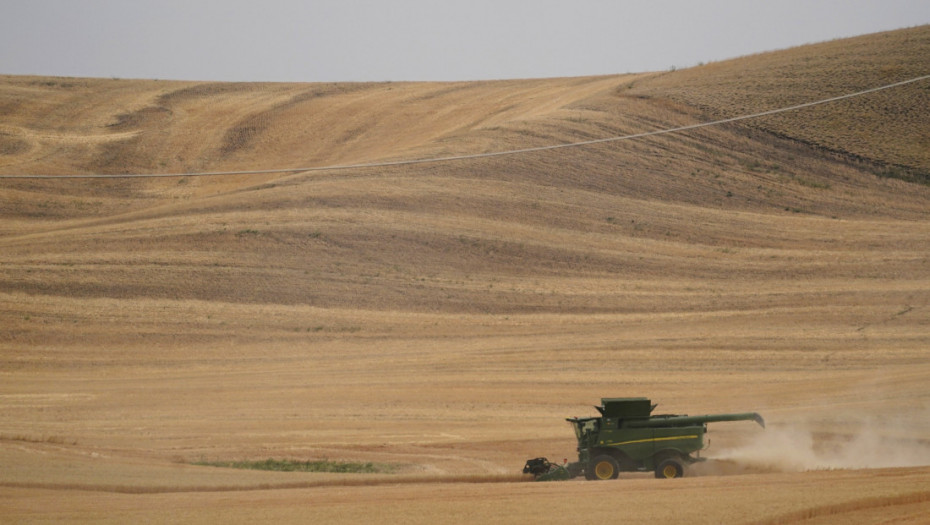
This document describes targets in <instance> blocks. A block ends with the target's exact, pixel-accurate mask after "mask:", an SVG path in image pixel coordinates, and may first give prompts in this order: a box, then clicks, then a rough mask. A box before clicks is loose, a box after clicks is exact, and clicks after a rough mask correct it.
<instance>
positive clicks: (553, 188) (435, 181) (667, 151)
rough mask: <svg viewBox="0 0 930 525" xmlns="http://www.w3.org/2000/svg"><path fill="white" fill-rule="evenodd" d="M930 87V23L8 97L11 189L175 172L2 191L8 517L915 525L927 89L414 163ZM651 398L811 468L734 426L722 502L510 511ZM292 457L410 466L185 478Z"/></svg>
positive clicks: (926, 276)
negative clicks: (599, 412)
mask: <svg viewBox="0 0 930 525" xmlns="http://www.w3.org/2000/svg"><path fill="white" fill-rule="evenodd" d="M928 72H930V26H923V27H916V28H910V29H904V30H899V31H893V32H888V33H881V34H875V35H865V36H862V37H857V38H853V39H846V40H839V41H834V42H826V43H821V44H813V45H807V46H802V47H798V48H794V49H789V50H784V51H777V52H772V53H765V54H760V55H754V56H749V57H742V58H738V59H734V60H728V61H723V62H716V63H710V64H705V65H701V66H698V67H695V68H690V69H685V70H677V71H665V72H653V73H642V74H629V75H606V76H599V77H586V78H555V79H532V80H500V81H484V82H457V83H405V82H388V83H364V84H357V83H334V84H265V83H206V82H178V81H160V80H123V79H81V78H51V77H18V76H5V77H0V175H24V174H25V175H29V174H34V175H107V174H111V175H118V174H132V175H137V174H160V175H165V174H168V175H171V174H180V175H171V176H159V177H114V178H79V177H65V178H51V179H50V178H23V179H14V178H0V326H2V331H0V374H2V376H3V381H2V383H0V464H3V465H4V468H3V469H2V472H0V495H2V496H3V498H0V509H2V510H3V511H4V514H6V515H9V516H15V517H17V518H21V519H23V520H24V521H30V520H42V519H56V520H66V521H106V520H111V521H122V522H125V520H127V519H131V520H134V521H138V520H139V519H140V518H147V519H150V520H153V521H172V520H173V519H181V520H185V521H191V520H195V521H197V520H203V519H208V518H209V517H213V519H216V516H219V514H217V512H220V509H233V510H222V512H229V514H228V515H225V516H226V517H227V518H228V519H230V520H232V521H246V520H250V519H257V517H258V516H263V517H264V519H268V517H273V518H276V519H278V520H286V521H293V520H299V519H301V518H302V517H305V515H304V514H302V512H305V511H306V502H307V501H312V502H314V504H315V505H316V507H315V508H316V509H317V510H316V511H317V512H319V513H320V514H319V517H321V519H322V518H326V519H327V520H328V521H331V522H333V521H341V522H348V521H350V520H351V521H358V520H366V521H371V520H372V519H374V518H375V517H378V518H379V519H381V520H382V521H388V522H398V523H401V522H403V523H415V522H430V523H436V522H462V521H473V519H482V518H486V519H492V517H496V518H497V519H498V520H500V519H504V520H505V521H517V520H525V519H526V518H527V517H530V516H532V517H534V518H535V519H536V521H542V522H548V521H562V519H564V515H563V514H561V513H560V512H558V511H556V512H553V513H550V514H541V511H540V510H539V509H540V508H542V506H541V504H542V503H544V502H546V501H558V502H561V503H565V504H566V505H567V506H566V507H565V508H569V507H570V506H569V505H568V503H570V502H571V503H575V502H579V501H580V502H583V504H584V505H585V506H586V508H588V509H590V512H591V515H592V516H594V517H597V516H612V515H614V514H615V512H616V508H615V506H614V505H615V504H616V500H617V499H622V498H630V502H626V503H629V504H632V501H633V500H637V501H639V500H641V499H642V500H643V501H650V502H654V505H652V506H646V507H643V506H637V508H636V509H635V510H632V511H631V512H632V514H631V516H632V518H631V519H634V521H635V520H636V519H640V520H646V519H650V520H651V519H668V518H669V517H672V518H674V517H675V516H676V514H674V508H675V505H668V501H669V500H673V501H675V502H678V503H679V504H684V503H683V502H688V503H693V504H695V505H697V507H698V510H699V511H700V516H701V517H700V519H698V520H697V521H698V522H701V521H700V520H704V522H707V523H719V522H721V521H725V522H734V521H740V520H742V521H745V522H754V523H779V522H787V521H798V520H801V519H810V520H811V521H810V523H820V522H826V521H829V519H831V517H832V516H836V515H845V516H847V517H849V516H852V517H853V518H855V519H860V520H867V519H872V518H873V517H875V516H884V517H887V516H889V515H891V516H895V517H897V518H899V519H901V520H902V521H907V520H908V519H911V520H912V522H917V519H916V517H917V516H923V515H925V513H926V511H927V510H928V509H930V503H928V502H930V492H928V491H927V490H925V489H926V485H927V481H928V479H930V453H928V451H930V446H928V444H927V441H926V437H925V436H926V432H927V430H928V425H930V423H928V422H927V421H928V420H927V418H926V417H914V414H926V413H927V410H928V408H930V391H928V390H927V388H926V379H927V377H928V374H930V364H928V362H927V360H926V355H925V354H926V348H927V345H928V342H930V315H928V312H930V310H928V303H930V264H928V262H930V260H928V259H930V255H928V254H930V220H928V219H930V127H928V126H927V122H928V121H930V81H922V82H915V83H911V84H907V85H903V86H899V87H895V88H891V89H887V90H884V91H880V92H875V93H869V94H866V95H862V96H860V97H856V98H852V99H847V100H841V101H836V102H831V103H828V104H823V105H818V106H815V107H810V108H805V109H799V110H796V111H791V112H784V113H779V114H777V115H770V116H765V117H760V118H754V119H750V120H744V121H739V122H731V123H727V124H722V125H719V126H711V127H702V128H698V129H692V130H688V131H683V132H680V133H671V134H663V135H656V136H649V137H642V138H636V139H630V140H617V141H611V142H601V143H594V144H588V145H582V146H577V147H567V148H558V149H541V150H537V151H523V152H518V153H514V154H510V155H500V156H479V157H473V158H461V159H455V160H446V161H441V162H423V163H401V162H399V161H404V160H410V159H432V158H442V157H461V156H469V155H480V154H486V153H495V152H503V151H511V150H526V149H532V148H542V147H545V146H552V145H558V144H570V143H577V142H586V141H592V140H597V139H603V138H609V137H619V136H626V135H631V134H638V133H646V132H651V131H656V130H663V129H670V128H676V127H682V126H689V125H693V124H697V123H701V122H709V121H712V120H717V119H724V118H732V117H736V116H740V115H747V114H753V113H758V112H763V111H767V110H771V109H776V108H780V107H786V106H791V105H796V104H801V103H805V102H809V101H814V100H821V99H826V98H830V97H835V96H839V95H843V94H847V93H853V92H857V91H861V90H865V89H869V88H873V87H878V86H882V85H888V84H892V83H895V82H900V81H903V80H907V79H911V78H915V77H919V76H923V75H927V74H928ZM327 167H330V169H326V168H327ZM309 168H314V169H309ZM272 170H292V171H287V172H284V171H280V172H279V171H274V172H272ZM260 171H264V172H260ZM208 172H248V173H235V174H224V175H208V176H200V175H197V174H202V173H208ZM627 395H629V396H640V395H647V396H650V397H651V398H652V399H653V400H655V401H657V402H659V403H660V404H661V406H662V408H663V409H665V410H667V411H670V412H695V413H697V412H728V411H745V410H758V411H760V412H763V413H764V415H765V416H766V419H767V420H769V421H770V422H772V423H773V425H772V426H771V429H774V430H770V431H767V432H769V435H775V436H783V435H787V436H792V437H794V438H798V439H800V442H795V441H793V440H789V442H787V443H786V442H784V441H781V442H777V443H772V442H771V440H769V441H766V440H765V439H763V438H762V437H760V436H759V435H758V432H756V431H749V430H747V429H746V428H744V427H740V426H739V425H734V426H732V427H730V426H727V425H723V426H722V427H723V428H719V429H718V428H716V427H712V433H713V434H714V435H715V437H714V440H715V442H716V443H719V445H715V446H714V448H712V449H711V450H710V451H708V455H710V456H712V457H716V459H717V460H718V465H717V466H718V467H720V469H721V471H720V472H722V473H724V474H729V475H721V476H718V477H711V476H710V475H709V473H707V472H705V473H704V474H703V475H698V476H696V477H694V478H693V479H688V478H686V479H684V480H675V481H672V482H671V483H678V482H681V483H678V484H677V485H668V484H661V483H657V482H656V481H655V480H650V479H638V478H637V477H636V476H633V479H625V480H621V481H618V482H616V483H614V482H607V483H604V484H590V483H589V484H585V483H574V482H569V483H565V484H552V485H545V486H543V485H529V484H523V483H520V482H519V476H517V475H516V474H517V473H518V471H519V469H520V467H522V463H523V461H524V460H525V459H526V458H529V457H534V456H539V455H546V454H548V455H550V457H556V456H559V457H563V456H567V457H571V454H572V451H573V450H574V444H573V437H572V435H571V432H570V430H569V429H568V428H567V427H565V426H563V421H562V418H563V417H565V416H572V415H581V414H580V413H578V412H576V411H584V410H587V409H586V408H585V407H588V406H590V405H592V404H595V403H596V402H597V401H598V399H599V398H600V397H602V396H603V397H609V396H627ZM863 429H868V432H864V430H863ZM773 433H774V434H773ZM863 436H865V437H867V438H868V439H870V440H871V442H870V443H871V444H872V445H871V448H868V450H867V452H868V453H865V452H863V453H859V454H855V456H856V458H858V459H857V460H856V461H853V460H852V459H851V458H850V457H849V456H851V455H850V454H846V455H831V453H830V451H835V450H837V449H839V450H848V448H847V447H848V446H849V445H850V444H857V443H859V442H860V441H861V440H862V439H865V438H864V437H863ZM805 438H806V441H805ZM752 443H756V448H755V449H754V450H753V452H754V453H753V454H750V455H749V458H748V459H746V457H744V456H740V455H738V454H736V451H738V450H740V449H741V447H745V446H752ZM759 443H761V445H760V444H759ZM718 447H719V448H718ZM891 449H894V450H897V451H899V452H901V454H890V453H887V454H883V453H882V452H883V451H888V450H891ZM715 454H719V455H717V456H714V455H715ZM266 457H280V458H294V459H299V460H307V459H333V460H347V461H370V462H375V463H385V464H390V465H393V466H394V468H395V469H396V470H398V471H400V474H381V475H363V474H355V475H342V474H340V475H336V474H313V473H267V472H254V471H237V470H228V469H218V468H215V467H205V466H198V465H193V464H192V463H195V462H197V461H199V460H211V461H212V460H215V461H226V460H234V459H264V458H266ZM731 457H737V458H738V459H731ZM840 457H842V458H843V459H842V460H840V459H837V458H840ZM754 458H755V459H754ZM825 465H826V466H827V467H829V468H831V469H835V470H827V471H817V472H807V470H808V469H817V468H823V467H824V466H825ZM904 467H907V468H904ZM511 474H513V475H511ZM698 474H701V473H700V472H698ZM360 476H361V477H360ZM483 482H486V483H483ZM492 483H493V484H492ZM624 483H625V484H626V485H623V484H624ZM670 486H674V487H678V488H680V489H681V490H680V492H677V493H675V494H674V495H672V494H671V492H672V491H670V490H669V488H668V487H670ZM88 491H92V492H93V493H94V494H95V497H94V498H93V501H89V500H88V499H87V498H86V497H85V496H86V494H87V493H88ZM631 492H632V493H633V495H630V493H631ZM724 494H728V496H727V497H723V495H724ZM732 494H736V495H735V496H732ZM607 496H609V497H607ZM643 498H644V499H643ZM695 501H699V502H700V503H694V502H695ZM94 502H97V503H94ZM165 508H174V509H177V510H176V511H175V514H167V513H164V509H165ZM385 509H387V510H385ZM733 509H738V514H729V513H732V512H737V511H734V510H733ZM679 519H680V518H679ZM779 520H782V521H779ZM817 520H820V521H817Z"/></svg>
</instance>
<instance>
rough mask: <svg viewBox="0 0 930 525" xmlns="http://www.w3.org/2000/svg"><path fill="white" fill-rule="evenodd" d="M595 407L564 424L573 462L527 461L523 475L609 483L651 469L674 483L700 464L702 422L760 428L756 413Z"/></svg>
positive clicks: (646, 405)
mask: <svg viewBox="0 0 930 525" xmlns="http://www.w3.org/2000/svg"><path fill="white" fill-rule="evenodd" d="M595 408H596V409H597V411H598V412H600V414H601V415H600V417H585V418H577V417H574V418H568V419H567V421H568V422H569V423H570V424H571V425H572V428H573V429H574V430H575V437H576V438H577V440H578V448H577V450H578V461H577V462H574V463H569V464H567V465H564V466H562V465H554V464H552V463H549V461H548V460H546V458H535V459H532V460H529V461H527V464H526V466H525V467H524V469H523V471H524V473H529V474H533V475H534V477H535V478H536V479H537V480H540V481H542V480H551V479H568V478H572V477H575V476H578V475H581V474H584V476H585V478H587V479H591V480H594V479H613V478H616V477H617V476H618V474H619V473H620V472H621V471H633V472H635V471H641V472H648V471H650V470H651V471H653V472H654V473H655V476H656V477H657V478H677V477H681V476H683V475H684V474H685V467H686V466H687V465H690V464H692V463H695V462H697V461H702V460H703V458H700V457H696V456H692V455H691V454H692V453H695V452H698V451H700V450H701V449H703V448H704V434H705V433H706V432H707V423H712V422H719V421H745V420H749V421H755V422H756V423H758V424H759V425H760V426H762V427H763V428H765V421H764V420H763V419H762V416H760V415H759V414H758V413H756V412H745V413H739V414H710V415H704V416H687V415H676V414H663V415H653V414H652V411H653V410H655V408H656V405H655V404H653V403H652V402H651V401H650V400H649V399H647V398H644V397H636V398H603V399H601V405H600V406H596V407H595Z"/></svg>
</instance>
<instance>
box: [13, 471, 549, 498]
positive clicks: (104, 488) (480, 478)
mask: <svg viewBox="0 0 930 525" xmlns="http://www.w3.org/2000/svg"><path fill="white" fill-rule="evenodd" d="M531 479H532V478H529V477H526V476H523V475H522V474H503V475H501V474H477V475H472V476H400V477H391V478H388V477H379V478H375V479H336V480H332V479H330V480H317V481H295V482H286V483H259V484H255V485H193V486H189V487H168V486H134V485H98V484H92V483H41V482H15V481H6V482H0V487H5V488H14V489H38V490H54V491H82V492H110V493H114V494H179V493H193V492H251V491H260V490H288V489H316V488H326V487H374V486H380V485H414V484H437V483H521V482H525V481H530V480H531Z"/></svg>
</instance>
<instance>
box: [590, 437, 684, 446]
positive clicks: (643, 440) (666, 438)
mask: <svg viewBox="0 0 930 525" xmlns="http://www.w3.org/2000/svg"><path fill="white" fill-rule="evenodd" d="M697 438H698V436H674V437H664V438H649V439H637V440H635V441H624V442H622V443H604V442H603V441H601V443H600V444H601V445H632V444H634V443H649V442H650V441H678V440H680V439H697Z"/></svg>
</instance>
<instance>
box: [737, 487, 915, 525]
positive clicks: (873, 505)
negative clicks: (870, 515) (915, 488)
mask: <svg viewBox="0 0 930 525" xmlns="http://www.w3.org/2000/svg"><path fill="white" fill-rule="evenodd" d="M928 502H930V491H921V492H911V493H908V494H902V495H900V496H882V497H875V498H862V499H857V500H852V501H847V502H844V503H834V504H830V505H820V506H817V507H809V508H806V509H802V510H798V511H794V512H789V513H786V514H782V515H780V516H776V517H774V518H771V519H766V520H762V521H752V522H749V523H750V524H751V525H783V524H788V523H803V522H805V521H809V520H815V519H819V518H825V517H834V516H844V515H850V516H847V517H852V516H851V515H854V514H855V513H857V512H862V511H868V510H874V509H880V508H891V507H898V506H903V505H915V504H919V503H928Z"/></svg>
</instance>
